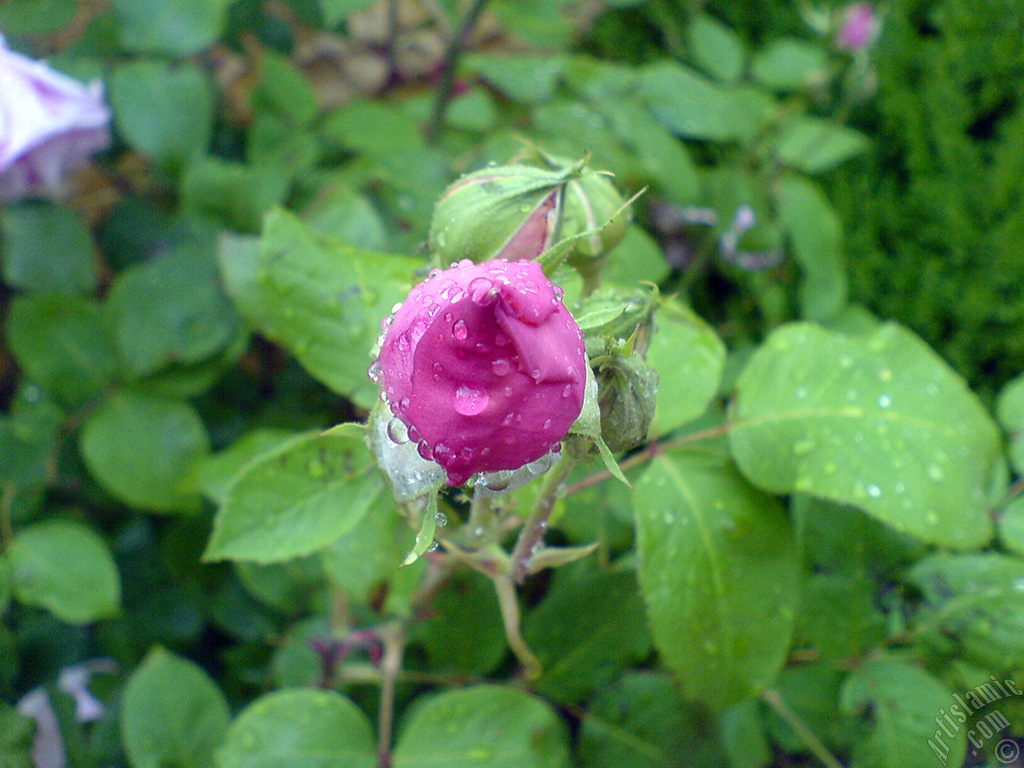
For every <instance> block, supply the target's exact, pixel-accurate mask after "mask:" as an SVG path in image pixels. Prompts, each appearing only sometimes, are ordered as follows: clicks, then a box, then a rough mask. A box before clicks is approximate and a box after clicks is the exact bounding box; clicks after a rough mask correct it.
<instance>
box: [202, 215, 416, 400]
mask: <svg viewBox="0 0 1024 768" xmlns="http://www.w3.org/2000/svg"><path fill="white" fill-rule="evenodd" d="M220 262H221V269H222V271H223V273H224V277H225V282H226V283H227V287H228V292H229V293H230V294H231V296H232V297H233V298H234V299H235V301H236V302H237V303H238V306H239V308H240V309H241V311H242V312H243V313H244V314H245V315H246V316H247V317H249V319H250V320H252V321H253V322H254V323H255V324H256V326H257V327H258V328H259V329H260V331H261V332H262V333H263V334H265V335H266V336H267V337H269V338H270V339H272V340H273V341H276V342H277V343H279V344H282V345H283V346H285V347H287V348H288V349H289V350H290V351H291V352H293V353H294V354H295V356H296V357H297V358H298V359H299V362H301V363H302V365H303V366H304V367H305V368H306V369H307V370H308V371H309V372H310V373H311V374H312V375H313V376H315V377H316V378H317V379H319V380H320V381H322V382H323V383H325V384H326V385H327V386H329V387H331V388H332V389H333V390H335V391H336V392H338V393H339V394H342V395H345V396H347V397H349V398H351V399H352V400H354V401H355V402H356V403H357V404H359V405H361V406H363V407H369V406H370V405H372V404H373V402H374V401H375V400H376V398H377V386H376V385H375V384H374V383H373V382H372V381H370V379H369V377H368V376H367V375H366V369H367V368H368V367H369V365H370V362H371V358H370V350H371V348H372V347H373V345H374V341H375V340H376V338H377V335H378V334H379V333H380V321H381V319H382V318H384V317H385V316H386V315H387V314H388V312H390V310H391V307H392V306H393V305H394V303H395V302H397V301H400V300H401V299H402V298H404V297H405V294H406V292H407V290H408V280H409V278H410V276H411V275H412V274H413V272H414V271H415V270H416V268H417V267H418V266H420V262H419V261H417V260H415V259H410V258H403V257H400V256H391V255H387V254H379V253H374V252H372V251H363V250H360V249H358V248H353V247H352V246H351V245H348V244H346V243H342V242H339V241H334V240H327V239H325V238H322V237H320V236H318V235H316V234H315V233H314V232H313V231H312V230H310V229H309V228H308V227H307V226H306V225H305V224H303V223H302V222H301V221H299V220H298V219H296V218H295V217H294V216H293V215H292V214H290V213H287V212H285V211H281V210H275V211H273V212H271V213H270V214H269V215H268V216H267V219H266V222H265V226H264V230H263V236H262V237H261V238H260V240H259V244H258V246H254V244H253V243H252V241H249V240H240V239H238V238H230V239H225V240H223V241H222V245H221V252H220Z"/></svg>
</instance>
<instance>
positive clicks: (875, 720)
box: [842, 658, 967, 768]
mask: <svg viewBox="0 0 1024 768" xmlns="http://www.w3.org/2000/svg"><path fill="white" fill-rule="evenodd" d="M953 701H954V699H953V694H952V692H951V691H950V690H949V689H947V688H946V687H945V686H944V685H942V684H941V683H940V682H939V681H938V680H936V679H935V678H934V677H932V676H931V675H929V674H928V673H927V672H925V671H924V670H921V669H919V668H917V667H913V666H910V665H909V664H907V663H906V662H903V661H899V660H896V659H886V658H882V659H874V660H872V661H869V662H867V663H866V664H863V665H861V666H860V667H858V668H857V669H855V670H854V671H853V672H852V673H851V674H850V676H849V678H847V680H846V683H845V685H844V686H843V692H842V707H843V710H844V711H845V712H846V713H847V714H848V715H860V716H861V717H863V718H865V719H866V720H868V721H869V722H870V725H871V733H870V735H869V736H868V737H867V738H866V739H864V740H862V741H859V742H857V743H856V744H855V745H854V748H853V762H852V763H851V768H934V766H935V765H936V763H938V762H941V763H942V764H944V765H960V764H961V763H962V762H963V759H964V755H965V753H966V751H967V739H966V730H965V729H963V728H960V729H956V730H955V732H954V734H953V735H952V736H947V737H946V739H947V740H945V741H944V742H943V746H946V747H947V749H941V748H940V752H941V753H942V754H941V757H939V755H940V752H936V751H934V750H935V749H936V748H938V744H937V743H936V746H935V747H933V746H932V745H933V743H935V742H934V740H935V737H936V734H938V733H940V731H938V730H937V729H936V727H935V725H936V722H937V721H939V720H940V719H941V714H942V713H943V712H945V711H946V709H947V708H949V707H950V706H951V704H952V703H953ZM943 733H944V732H943Z"/></svg>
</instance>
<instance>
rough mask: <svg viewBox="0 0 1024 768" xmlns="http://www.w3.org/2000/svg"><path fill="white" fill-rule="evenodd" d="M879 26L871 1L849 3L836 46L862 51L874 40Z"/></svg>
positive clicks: (840, 26)
mask: <svg viewBox="0 0 1024 768" xmlns="http://www.w3.org/2000/svg"><path fill="white" fill-rule="evenodd" d="M878 28H879V23H878V17H877V16H876V15H875V9H874V8H872V7H871V4H870V3H853V4H851V5H848V6H846V9H845V10H844V11H843V20H842V22H841V23H840V25H839V30H838V31H837V32H836V47H837V48H839V49H841V50H844V51H850V52H854V51H861V50H863V49H865V48H867V47H868V46H869V45H871V43H872V42H874V39H875V36H876V35H877V34H878Z"/></svg>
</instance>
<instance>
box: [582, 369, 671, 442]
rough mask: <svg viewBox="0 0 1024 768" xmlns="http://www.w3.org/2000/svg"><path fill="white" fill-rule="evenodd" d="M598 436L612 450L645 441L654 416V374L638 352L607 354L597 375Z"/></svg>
mask: <svg viewBox="0 0 1024 768" xmlns="http://www.w3.org/2000/svg"><path fill="white" fill-rule="evenodd" d="M597 386H598V392H599V394H598V403H599V404H600V406H601V435H602V437H603V438H604V441H605V442H606V443H607V444H608V447H609V448H610V449H611V450H612V452H613V453H619V452H620V451H628V450H629V449H630V448H635V447H637V446H638V445H641V444H642V443H644V442H645V441H646V440H647V431H648V430H649V429H650V427H651V421H653V419H654V406H655V403H656V397H657V394H658V374H657V372H655V371H654V370H653V369H651V368H650V367H649V366H648V365H647V363H646V362H645V361H644V359H643V358H642V357H640V356H639V355H630V356H628V357H627V356H625V355H616V354H613V355H608V356H607V357H606V358H605V359H604V362H603V364H602V365H601V368H600V370H599V371H598V375H597Z"/></svg>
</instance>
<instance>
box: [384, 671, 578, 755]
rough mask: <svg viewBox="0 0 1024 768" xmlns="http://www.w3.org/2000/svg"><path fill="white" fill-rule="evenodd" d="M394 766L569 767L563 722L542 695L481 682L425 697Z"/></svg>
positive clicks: (410, 720) (409, 717)
mask: <svg viewBox="0 0 1024 768" xmlns="http://www.w3.org/2000/svg"><path fill="white" fill-rule="evenodd" d="M393 764H394V768H437V766H441V765H443V766H445V768H568V765H569V754H568V749H567V746H566V733H565V726H564V725H563V724H562V722H561V721H560V720H559V719H558V717H557V715H555V713H554V712H553V711H552V710H551V709H550V708H549V707H548V706H547V705H546V704H545V703H544V702H542V701H541V700H540V699H536V698H534V697H532V696H529V695H527V694H525V693H523V692H522V691H518V690H515V689H512V688H501V687H498V686H494V685H480V686H475V687H471V688H462V689H459V690H454V691H447V692H445V693H441V694H439V695H437V696H432V697H430V698H425V699H423V700H421V701H419V702H417V705H416V706H415V707H414V708H413V709H412V711H411V712H410V713H409V714H408V715H407V717H406V722H405V724H404V728H403V729H402V735H401V737H400V738H399V740H398V745H397V746H396V747H395V752H394V761H393Z"/></svg>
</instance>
